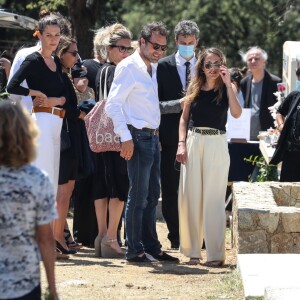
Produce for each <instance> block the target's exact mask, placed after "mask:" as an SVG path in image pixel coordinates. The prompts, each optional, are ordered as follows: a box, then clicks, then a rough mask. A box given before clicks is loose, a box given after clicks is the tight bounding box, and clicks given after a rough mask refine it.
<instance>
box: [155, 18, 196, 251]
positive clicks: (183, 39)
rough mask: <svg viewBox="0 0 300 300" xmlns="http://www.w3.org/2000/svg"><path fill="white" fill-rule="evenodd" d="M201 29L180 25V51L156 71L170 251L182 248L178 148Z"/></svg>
mask: <svg viewBox="0 0 300 300" xmlns="http://www.w3.org/2000/svg"><path fill="white" fill-rule="evenodd" d="M199 34H200V31H199V28H198V26H197V24H196V23H195V22H193V21H190V20H184V21H181V22H179V23H178V24H177V25H176V27H175V30H174V35H175V43H176V45H177V48H178V51H176V52H175V53H173V54H171V55H170V56H167V57H165V58H163V59H161V60H160V61H159V62H158V68H157V83H158V97H159V101H160V110H161V123H160V127H159V137H160V143H161V190H162V213H163V217H164V219H165V221H166V223H167V227H168V230H169V234H168V239H169V240H170V242H171V248H174V249H178V247H179V222H178V204H177V203H178V202H177V201H178V200H177V199H178V194H177V190H178V184H179V174H180V173H179V172H178V171H176V170H175V169H174V161H175V157H176V151H177V146H178V127H179V119H180V116H181V110H182V106H183V97H184V96H185V93H186V90H187V87H188V84H189V82H190V80H191V78H192V77H193V75H194V71H195V65H196V61H197V59H196V57H195V49H196V47H197V44H198V41H199Z"/></svg>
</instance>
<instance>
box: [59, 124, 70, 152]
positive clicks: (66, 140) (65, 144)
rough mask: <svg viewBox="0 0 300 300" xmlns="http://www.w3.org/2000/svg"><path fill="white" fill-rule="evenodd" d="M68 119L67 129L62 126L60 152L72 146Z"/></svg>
mask: <svg viewBox="0 0 300 300" xmlns="http://www.w3.org/2000/svg"><path fill="white" fill-rule="evenodd" d="M65 120H66V127H67V128H66V129H65V128H64V127H62V129H61V132H60V152H64V151H66V150H68V149H70V148H71V139H70V135H69V126H68V121H67V119H65Z"/></svg>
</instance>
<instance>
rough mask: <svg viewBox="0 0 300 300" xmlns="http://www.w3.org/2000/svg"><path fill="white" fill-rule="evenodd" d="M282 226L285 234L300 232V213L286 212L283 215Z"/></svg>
mask: <svg viewBox="0 0 300 300" xmlns="http://www.w3.org/2000/svg"><path fill="white" fill-rule="evenodd" d="M281 218H282V225H283V228H284V231H285V232H300V213H299V212H290V213H287V212H284V213H282V214H281Z"/></svg>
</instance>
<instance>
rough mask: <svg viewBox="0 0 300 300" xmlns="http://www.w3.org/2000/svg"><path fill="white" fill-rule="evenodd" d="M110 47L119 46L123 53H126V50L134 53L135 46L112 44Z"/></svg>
mask: <svg viewBox="0 0 300 300" xmlns="http://www.w3.org/2000/svg"><path fill="white" fill-rule="evenodd" d="M110 47H112V48H119V51H120V52H121V53H125V52H128V53H130V54H131V53H133V50H134V49H133V47H125V46H118V45H110Z"/></svg>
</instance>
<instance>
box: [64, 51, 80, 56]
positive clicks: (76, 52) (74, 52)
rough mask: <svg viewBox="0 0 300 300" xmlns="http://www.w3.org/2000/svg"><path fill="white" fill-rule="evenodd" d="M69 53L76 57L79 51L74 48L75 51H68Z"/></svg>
mask: <svg viewBox="0 0 300 300" xmlns="http://www.w3.org/2000/svg"><path fill="white" fill-rule="evenodd" d="M66 52H68V53H71V54H72V55H73V56H74V57H76V56H77V55H78V53H79V52H78V51H77V50H74V51H66Z"/></svg>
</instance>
